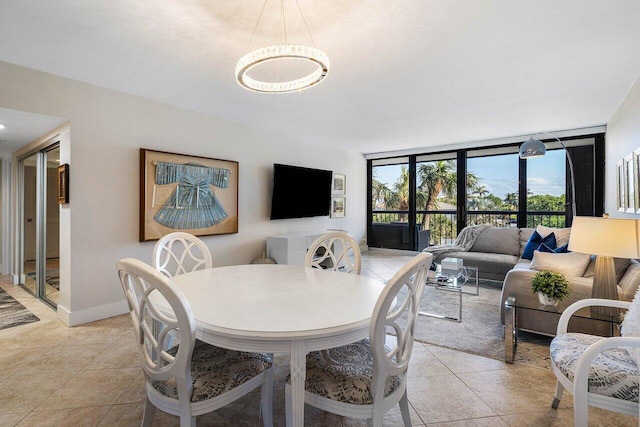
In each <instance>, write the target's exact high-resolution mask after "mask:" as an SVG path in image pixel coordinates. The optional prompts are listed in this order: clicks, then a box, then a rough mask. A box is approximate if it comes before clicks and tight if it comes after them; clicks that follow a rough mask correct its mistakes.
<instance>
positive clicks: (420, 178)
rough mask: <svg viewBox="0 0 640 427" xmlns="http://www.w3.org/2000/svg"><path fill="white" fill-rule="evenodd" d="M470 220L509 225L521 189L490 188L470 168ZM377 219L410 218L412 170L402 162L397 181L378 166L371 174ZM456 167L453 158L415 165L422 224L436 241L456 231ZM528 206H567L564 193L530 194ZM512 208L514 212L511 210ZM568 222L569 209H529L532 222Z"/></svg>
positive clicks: (468, 219)
mask: <svg viewBox="0 0 640 427" xmlns="http://www.w3.org/2000/svg"><path fill="white" fill-rule="evenodd" d="M466 181H467V224H468V225H474V224H484V223H489V224H493V225H495V226H503V227H506V226H510V225H511V224H512V223H514V222H515V220H516V215H515V212H516V211H517V210H518V193H517V192H515V193H508V194H506V195H505V197H504V198H500V197H498V196H496V195H494V194H491V193H490V192H489V190H488V189H487V188H486V186H484V185H482V179H481V178H480V177H478V176H477V175H475V174H474V173H467V178H466ZM372 193H373V194H372V198H373V211H374V218H373V221H374V223H391V222H407V212H408V210H409V171H408V169H407V167H406V166H401V168H400V176H399V177H398V179H397V180H396V182H395V183H393V184H392V185H387V184H385V183H383V182H381V181H380V180H379V179H378V177H377V176H376V171H375V168H374V171H373V179H372ZM456 196H457V173H456V163H455V161H453V160H440V161H431V162H422V163H418V165H417V171H416V210H417V213H418V215H417V224H418V226H419V229H421V230H426V229H428V230H430V233H431V238H430V240H431V243H432V244H439V243H442V242H443V241H444V239H449V240H451V239H453V238H455V236H456V235H457V227H456V215H455V207H456V204H457V198H456ZM376 211H393V214H389V213H384V214H376ZM527 211H528V212H559V213H562V212H564V211H565V196H564V195H560V196H552V195H549V194H544V195H541V194H535V195H534V194H532V193H531V192H529V193H528V194H527ZM512 212H513V213H512ZM540 224H542V225H546V226H550V227H562V226H564V215H556V214H553V215H529V216H528V218H527V226H528V227H535V226H537V225H540Z"/></svg>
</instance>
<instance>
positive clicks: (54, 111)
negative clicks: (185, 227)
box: [0, 62, 366, 325]
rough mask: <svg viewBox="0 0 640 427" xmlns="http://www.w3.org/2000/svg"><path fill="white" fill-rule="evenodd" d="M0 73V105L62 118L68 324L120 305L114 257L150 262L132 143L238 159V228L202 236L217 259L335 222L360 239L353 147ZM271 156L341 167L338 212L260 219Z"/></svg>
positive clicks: (361, 203)
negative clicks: (342, 213)
mask: <svg viewBox="0 0 640 427" xmlns="http://www.w3.org/2000/svg"><path fill="white" fill-rule="evenodd" d="M0 75H1V76H2V78H1V79H0V107H3V108H11V109H15V110H21V111H28V112H34V113H39V114H46V115H50V116H57V117H63V118H67V119H69V123H70V128H69V129H70V133H69V134H68V135H65V137H68V144H67V143H65V144H62V150H61V160H62V161H63V162H66V163H69V164H70V185H69V188H70V201H71V203H70V204H69V205H68V206H65V207H64V208H63V209H64V210H65V211H63V212H61V220H62V219H64V218H66V219H69V224H70V230H66V232H65V230H61V237H60V238H61V252H62V255H61V256H62V257H65V256H67V255H65V247H67V249H66V251H67V252H68V258H69V269H70V271H69V276H70V277H69V284H68V286H69V289H65V288H67V286H65V285H64V283H63V284H62V287H61V292H62V294H63V295H61V303H60V305H59V310H58V313H59V316H60V317H61V318H62V319H63V320H64V321H65V322H67V323H68V324H71V325H74V324H79V323H84V322H87V321H92V320H96V319H99V318H103V317H107V316H111V315H116V314H119V313H122V312H124V311H125V303H124V299H123V296H122V290H121V288H120V284H119V281H118V278H117V275H116V270H115V263H116V261H117V260H118V259H120V258H123V257H135V258H139V259H142V260H145V261H147V262H150V259H151V251H152V249H153V245H154V242H145V243H140V242H138V235H139V234H138V225H139V212H138V209H139V207H138V206H139V179H140V177H139V174H140V172H139V156H140V154H139V150H140V148H148V149H154V150H160V151H168V152H176V153H184V154H190V155H196V156H204V157H214V158H219V159H226V160H235V161H238V162H239V171H240V173H239V175H240V176H239V201H238V204H239V232H238V233H237V234H231V235H220V236H207V237H204V238H203V240H204V241H205V242H206V243H207V245H208V246H209V247H210V249H211V250H212V252H213V254H214V264H215V265H217V266H221V265H232V264H244V263H249V262H250V261H251V260H253V259H255V258H257V257H259V256H260V255H261V254H262V250H263V249H264V247H265V241H266V237H267V236H269V235H277V234H284V233H290V232H298V231H318V230H319V231H324V230H326V229H327V228H338V229H345V230H347V231H348V232H349V233H351V234H352V235H353V236H354V237H355V238H356V240H357V241H361V240H362V239H363V238H364V235H365V232H366V161H365V160H364V158H363V156H362V155H361V154H359V153H355V152H349V151H343V150H337V149H335V148H331V147H325V146H315V145H305V144H303V143H301V142H300V141H296V140H292V139H291V138H288V137H286V136H283V135H276V134H273V133H269V132H265V131H262V130H258V129H254V128H250V127H247V126H242V125H239V124H235V123H231V122H228V121H224V120H220V119H217V118H214V117H211V116H206V115H203V114H199V113H195V112H190V111H186V110H183V109H179V108H174V107H171V106H168V105H164V104H160V103H157V102H152V101H148V100H145V99H142V98H139V97H135V96H130V95H126V94H122V93H119V92H115V91H111V90H107V89H103V88H100V87H97V86H92V85H88V84H84V83H81V82H77V81H73V80H69V79H65V78H61V77H56V76H52V75H49V74H45V73H41V72H38V71H34V70H30V69H26V68H22V67H18V66H15V65H12V64H8V63H3V62H0ZM256 96H261V95H259V94H256ZM283 96H287V95H283ZM283 120H286V118H285V117H283ZM65 147H68V148H65ZM273 163H284V164H292V165H299V166H306V167H314V168H321V169H330V170H333V171H335V172H339V173H344V174H346V175H347V198H348V199H347V215H346V217H345V218H342V219H329V218H328V217H321V218H306V219H298V220H279V221H269V219H268V216H269V207H270V192H271V174H272V165H273ZM65 234H66V236H65ZM61 261H63V260H61ZM61 279H62V281H63V282H64V280H65V278H64V272H63V267H62V266H61ZM65 294H66V295H65Z"/></svg>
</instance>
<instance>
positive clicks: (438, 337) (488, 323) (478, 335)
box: [415, 280, 551, 368]
mask: <svg viewBox="0 0 640 427" xmlns="http://www.w3.org/2000/svg"><path fill="white" fill-rule="evenodd" d="M464 291H465V292H475V286H468V285H467V286H465V288H464ZM500 293H501V283H498V282H492V281H483V280H481V281H480V290H479V295H468V294H463V295H462V322H455V321H450V320H445V319H438V318H434V317H429V316H424V315H421V316H419V318H418V322H417V325H416V330H415V339H416V340H417V341H420V342H424V343H429V344H435V345H438V346H441V347H447V348H451V349H454V350H459V351H464V352H467V353H472V354H477V355H481V356H485V357H490V358H493V359H498V360H505V355H504V336H503V333H504V332H503V326H502V323H501V322H500V306H499V304H500ZM458 298H459V296H458V293H457V292H451V291H447V290H442V289H440V288H435V287H433V286H426V287H425V291H424V296H423V298H422V303H421V305H420V309H421V311H423V312H431V313H436V314H441V315H445V316H449V317H458ZM550 342H551V338H550V337H546V336H542V335H537V334H532V333H526V332H520V333H519V342H518V347H517V352H516V357H515V360H514V362H516V363H522V364H526V365H531V366H538V367H544V368H549V367H550V362H549V343H550Z"/></svg>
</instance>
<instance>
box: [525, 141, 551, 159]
mask: <svg viewBox="0 0 640 427" xmlns="http://www.w3.org/2000/svg"><path fill="white" fill-rule="evenodd" d="M546 152H547V147H545V145H544V143H543V142H542V141H539V140H537V139H533V138H532V137H529V140H528V141H526V142H524V143H522V145H521V146H520V150H519V153H520V158H521V159H530V158H532V157H540V156H544V153H546Z"/></svg>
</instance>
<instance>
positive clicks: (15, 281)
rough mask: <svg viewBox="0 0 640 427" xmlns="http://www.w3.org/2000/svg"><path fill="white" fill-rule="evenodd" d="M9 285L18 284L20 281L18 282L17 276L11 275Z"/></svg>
mask: <svg viewBox="0 0 640 427" xmlns="http://www.w3.org/2000/svg"><path fill="white" fill-rule="evenodd" d="M11 284H12V285H19V284H20V280H18V275H17V274H13V273H11Z"/></svg>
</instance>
